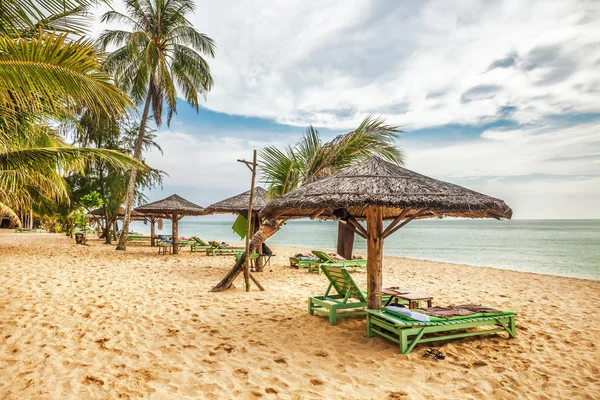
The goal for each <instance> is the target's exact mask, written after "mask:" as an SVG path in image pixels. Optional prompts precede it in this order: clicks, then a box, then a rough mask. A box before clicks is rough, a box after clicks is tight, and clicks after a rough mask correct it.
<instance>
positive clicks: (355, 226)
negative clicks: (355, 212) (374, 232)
mask: <svg viewBox="0 0 600 400" xmlns="http://www.w3.org/2000/svg"><path fill="white" fill-rule="evenodd" d="M348 221H349V222H350V223H351V224H352V225H353V226H354V228H355V229H356V230H358V231H360V232H362V233H363V234H362V235H361V236H362V237H365V236H367V230H366V229H365V228H363V226H362V225H361V224H360V223H358V221H357V220H356V218H354V216H352V215H350V216H349V217H348Z"/></svg>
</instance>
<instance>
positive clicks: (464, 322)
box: [367, 309, 517, 354]
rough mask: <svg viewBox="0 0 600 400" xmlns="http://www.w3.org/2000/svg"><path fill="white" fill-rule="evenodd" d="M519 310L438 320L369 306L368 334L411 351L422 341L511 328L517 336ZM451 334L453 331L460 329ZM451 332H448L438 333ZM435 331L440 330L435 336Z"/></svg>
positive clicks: (511, 336)
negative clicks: (470, 329) (468, 330)
mask: <svg viewBox="0 0 600 400" xmlns="http://www.w3.org/2000/svg"><path fill="white" fill-rule="evenodd" d="M516 315H517V314H516V313H514V312H512V311H503V312H502V313H500V314H483V313H480V314H474V315H471V316H468V317H454V318H445V319H442V318H437V319H436V320H435V321H429V322H421V321H416V320H411V319H409V318H406V317H401V316H399V315H395V314H392V313H391V312H389V311H387V310H386V309H383V310H367V337H369V338H372V337H373V336H374V335H380V336H383V337H385V338H387V339H389V340H391V341H393V342H396V343H398V344H399V345H400V352H401V353H402V354H408V353H410V351H411V350H412V349H413V348H414V347H415V346H416V345H417V344H419V343H428V342H434V341H438V340H447V339H457V338H463V337H469V336H477V335H487V334H490V333H498V332H508V335H509V338H515V337H516V336H517V332H516V329H515V317H516ZM479 326H489V327H492V328H491V329H487V330H478V331H474V332H465V330H466V329H469V328H475V327H479ZM456 331H459V332H457V333H452V334H449V333H450V332H456ZM444 332H448V334H443V335H438V334H439V333H444ZM432 334H436V335H434V336H432Z"/></svg>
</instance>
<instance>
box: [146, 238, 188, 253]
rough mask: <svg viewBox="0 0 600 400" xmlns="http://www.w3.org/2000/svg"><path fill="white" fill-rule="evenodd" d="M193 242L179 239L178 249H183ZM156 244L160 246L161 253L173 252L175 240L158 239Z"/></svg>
mask: <svg viewBox="0 0 600 400" xmlns="http://www.w3.org/2000/svg"><path fill="white" fill-rule="evenodd" d="M191 244H192V242H191V241H190V240H179V241H177V249H178V250H181V249H182V248H184V247H185V246H189V245H191ZM155 246H157V247H158V254H161V253H162V254H167V253H171V252H172V251H173V242H172V241H165V240H162V239H158V240H157V241H156V244H155Z"/></svg>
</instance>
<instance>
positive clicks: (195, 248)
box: [190, 236, 213, 253]
mask: <svg viewBox="0 0 600 400" xmlns="http://www.w3.org/2000/svg"><path fill="white" fill-rule="evenodd" d="M190 248H191V250H192V253H195V252H199V251H202V250H208V249H212V248H213V246H212V245H210V244H208V243H206V242H205V241H204V240H202V239H200V238H197V237H196V236H193V237H192V240H191V245H190Z"/></svg>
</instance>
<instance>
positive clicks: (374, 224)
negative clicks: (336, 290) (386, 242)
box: [367, 206, 383, 310]
mask: <svg viewBox="0 0 600 400" xmlns="http://www.w3.org/2000/svg"><path fill="white" fill-rule="evenodd" d="M367 233H368V238H367V308H369V309H371V310H378V309H380V308H381V286H382V276H381V271H382V269H383V265H382V264H383V209H382V208H381V207H374V206H370V207H368V208H367Z"/></svg>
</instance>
